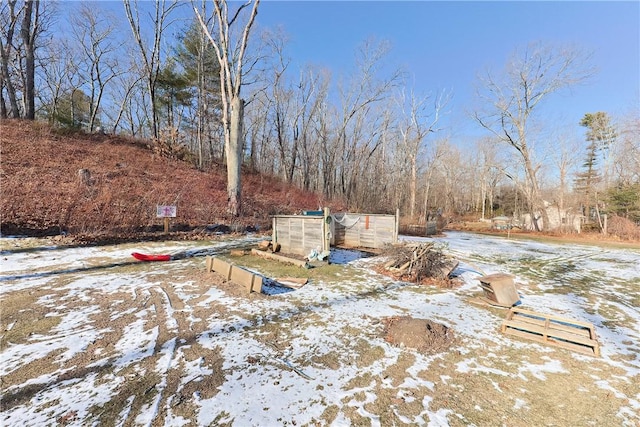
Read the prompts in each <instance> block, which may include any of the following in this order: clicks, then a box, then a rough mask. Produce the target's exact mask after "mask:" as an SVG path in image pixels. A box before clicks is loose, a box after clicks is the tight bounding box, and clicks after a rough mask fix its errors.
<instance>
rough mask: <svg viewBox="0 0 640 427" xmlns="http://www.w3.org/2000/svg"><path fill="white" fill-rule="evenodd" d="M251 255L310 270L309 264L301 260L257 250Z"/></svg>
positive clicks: (252, 251)
mask: <svg viewBox="0 0 640 427" xmlns="http://www.w3.org/2000/svg"><path fill="white" fill-rule="evenodd" d="M251 253H252V254H253V255H258V256H261V257H263V258H268V259H272V260H275V261H280V262H284V263H288V264H293V265H297V266H298V267H304V268H309V264H307V262H306V261H301V260H299V259H294V258H288V257H286V256H282V255H276V254H273V253H270V252H262V251H259V250H257V249H251Z"/></svg>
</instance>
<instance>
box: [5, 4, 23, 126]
mask: <svg viewBox="0 0 640 427" xmlns="http://www.w3.org/2000/svg"><path fill="white" fill-rule="evenodd" d="M16 3H17V0H9V1H7V2H2V3H0V24H1V25H0V28H1V29H0V31H1V32H2V33H1V34H2V37H0V60H1V61H2V62H1V66H2V68H1V71H2V73H1V74H0V77H2V81H1V82H0V83H1V84H0V97H1V101H2V102H1V103H0V104H1V107H2V109H1V117H2V118H7V117H14V118H18V117H20V110H19V108H18V98H17V96H16V89H15V86H14V83H13V79H12V78H11V77H12V73H11V68H12V66H11V63H12V56H14V52H13V44H14V41H13V36H14V34H15V30H16V26H17V25H18V18H19V11H16ZM5 91H6V95H7V97H8V101H9V109H7V103H6V100H5Z"/></svg>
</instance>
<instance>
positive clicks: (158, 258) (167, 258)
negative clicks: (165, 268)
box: [131, 252, 171, 261]
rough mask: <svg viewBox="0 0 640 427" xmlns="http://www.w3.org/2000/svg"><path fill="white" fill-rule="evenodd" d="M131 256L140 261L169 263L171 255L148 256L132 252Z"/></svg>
mask: <svg viewBox="0 0 640 427" xmlns="http://www.w3.org/2000/svg"><path fill="white" fill-rule="evenodd" d="M131 255H132V256H133V257H134V258H135V259H138V260H140V261H171V255H149V254H141V253H139V252H134V253H132V254H131Z"/></svg>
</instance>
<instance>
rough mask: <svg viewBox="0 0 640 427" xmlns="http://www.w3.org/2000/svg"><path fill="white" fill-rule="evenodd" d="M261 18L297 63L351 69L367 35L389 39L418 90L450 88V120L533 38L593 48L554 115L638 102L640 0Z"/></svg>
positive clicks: (337, 5)
mask: <svg viewBox="0 0 640 427" xmlns="http://www.w3.org/2000/svg"><path fill="white" fill-rule="evenodd" d="M260 7H261V9H260V11H259V14H258V23H259V24H260V25H262V26H268V27H273V26H276V25H280V26H282V28H283V29H284V30H285V31H286V32H287V34H289V36H290V39H291V41H290V46H289V49H290V52H291V57H292V58H293V59H294V60H295V61H297V62H298V63H299V64H304V63H313V64H320V65H325V66H327V67H328V68H330V69H332V70H336V72H337V70H342V71H343V72H344V73H348V72H349V71H350V70H352V69H353V64H354V52H355V51H356V48H357V47H358V46H359V45H360V44H361V43H362V42H363V41H364V40H366V39H367V38H370V37H374V38H376V39H385V40H388V41H389V42H390V43H391V45H392V51H391V53H390V55H389V62H390V63H392V64H394V65H398V66H403V67H404V68H405V69H406V70H407V71H408V72H409V74H410V75H411V76H412V78H413V81H414V82H415V83H414V85H415V90H416V92H417V93H424V94H435V93H438V92H439V91H442V90H447V91H450V92H451V93H452V94H453V100H452V103H451V109H450V110H451V114H452V118H451V123H452V124H454V125H455V124H457V125H458V126H463V127H464V126H466V125H465V124H464V123H465V122H467V121H468V113H467V112H468V111H469V110H470V109H472V108H473V106H474V102H475V101H474V99H475V93H476V90H475V86H476V85H477V80H478V79H477V77H478V75H479V74H482V73H484V72H486V71H487V70H491V72H492V73H500V72H501V71H502V70H503V69H504V67H505V65H506V63H507V60H508V58H509V56H510V55H511V54H512V53H513V52H514V51H515V49H518V48H520V49H521V48H523V47H525V46H526V45H527V44H528V43H531V42H544V43H551V44H554V45H574V46H576V47H578V48H580V49H583V50H585V51H587V52H592V54H593V60H592V64H593V65H594V66H595V67H596V69H597V73H596V75H595V76H594V78H592V79H591V81H589V82H588V84H585V85H582V86H580V87H574V88H573V89H572V90H571V91H568V92H564V93H558V94H557V96H554V98H556V99H550V100H549V103H550V105H548V108H549V112H550V113H551V111H553V112H554V113H553V115H552V120H558V121H559V122H569V123H573V124H575V128H579V125H578V122H579V121H580V119H581V118H582V117H583V116H584V114H585V113H587V112H596V111H605V112H608V113H610V114H612V115H615V114H623V113H625V112H628V111H629V110H630V109H631V107H632V106H633V105H636V106H637V105H638V102H639V100H640V87H639V85H640V2H637V1H633V2H613V1H608V2H584V1H565V2H557V1H554V2H550V1H549V2H547V1H538V2H521V1H518V2H514V1H508V2H507V1H495V2H484V1H472V2H468V1H466V2H463V1H448V2H447V1H440V2H427V1H407V2H389V1H350V2H338V1H332V2H327V1H325V2H317V1H309V2H306V1H269V0H266V1H264V2H263V3H262V4H261V6H260Z"/></svg>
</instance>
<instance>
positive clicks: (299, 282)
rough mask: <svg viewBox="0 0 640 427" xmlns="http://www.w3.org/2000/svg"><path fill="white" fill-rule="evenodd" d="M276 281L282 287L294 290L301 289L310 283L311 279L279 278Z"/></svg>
mask: <svg viewBox="0 0 640 427" xmlns="http://www.w3.org/2000/svg"><path fill="white" fill-rule="evenodd" d="M274 280H275V281H276V282H278V283H279V284H281V285H282V286H286V287H287V288H293V289H300V288H301V287H303V286H304V285H306V284H307V283H308V282H309V279H306V278H297V277H278V278H276V279H274Z"/></svg>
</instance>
